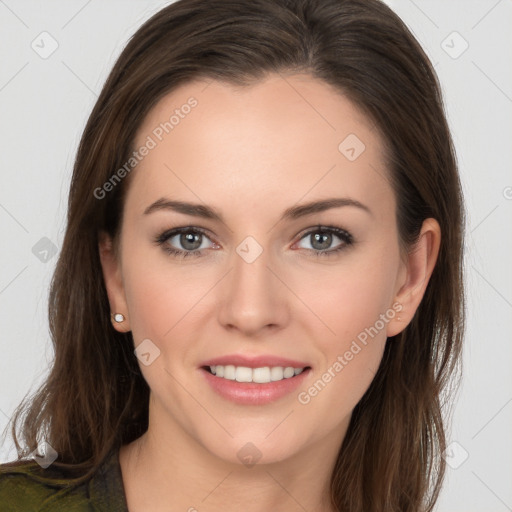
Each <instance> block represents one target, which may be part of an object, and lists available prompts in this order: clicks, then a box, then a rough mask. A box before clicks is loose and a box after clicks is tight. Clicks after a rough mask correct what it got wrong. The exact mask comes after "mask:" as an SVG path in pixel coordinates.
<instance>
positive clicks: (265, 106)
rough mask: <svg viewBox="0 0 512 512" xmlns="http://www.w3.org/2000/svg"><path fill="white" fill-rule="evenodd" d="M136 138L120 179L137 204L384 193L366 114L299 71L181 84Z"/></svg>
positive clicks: (379, 155) (376, 140) (376, 141)
mask: <svg viewBox="0 0 512 512" xmlns="http://www.w3.org/2000/svg"><path fill="white" fill-rule="evenodd" d="M144 145H146V146H151V149H150V150H149V151H147V152H146V156H144V157H143V158H141V160H140V162H139V163H138V164H137V166H136V169H135V171H134V176H133V181H132V184H131V185H130V189H132V188H133V189H135V190H136V191H137V194H136V195H135V194H130V192H129V196H130V195H131V196H132V199H133V198H137V199H138V200H137V202H140V203H141V204H140V208H142V206H143V205H142V202H143V201H146V202H147V200H150V199H151V200H156V199H158V198H159V197H162V196H165V195H172V196H179V197H180V198H186V199H194V200H197V199H198V198H200V199H204V200H205V201H206V200H208V201H207V202H208V203H209V204H222V203H225V199H229V200H230V204H232V205H236V204H237V203H239V205H245V206H246V207H248V206H249V205H251V204H252V205H253V207H257V206H258V202H261V201H263V200H265V201H267V202H268V197H274V198H275V199H276V204H277V202H279V200H280V199H282V202H283V206H284V205H286V206H289V203H295V202H297V201H299V200H300V199H301V198H304V199H313V198H317V197H323V196H333V195H336V194H334V192H338V195H350V196H359V197H356V199H359V198H363V197H364V198H366V200H367V201H371V202H375V201H379V200H381V199H382V198H385V197H386V196H389V195H390V194H391V195H392V191H391V189H390V185H389V182H388V179H387V171H386V169H385V166H384V157H383V155H384V153H383V151H384V147H383V141H382V140H381V137H380V135H379V134H378V132H377V130H376V128H375V126H374V125H373V123H372V122H371V120H370V119H369V118H368V117H366V116H365V115H364V114H362V112H361V111H360V110H359V109H358V108H357V107H356V106H355V105H353V104H352V103H351V102H350V101H349V100H348V99H347V98H346V97H345V96H343V95H342V94H340V93H339V92H338V91H336V90H335V89H334V88H332V87H331V86H329V85H328V84H325V83H324V82H322V81H320V80H318V79H315V78H313V77H311V76H309V75H289V76H284V75H283V76H281V75H270V76H269V77H268V78H266V79H265V80H263V81H260V82H258V83H255V84H254V85H250V86H244V87H241V86H234V85H232V84H227V83H224V82H218V81H210V82H206V81H205V82H199V81H196V82H190V83H187V84H184V85H182V86H180V87H179V88H177V89H175V90H174V91H172V92H171V93H169V94H167V95H166V96H165V97H164V98H162V99H161V100H160V101H159V102H158V103H157V105H156V106H155V107H154V108H153V109H152V110H151V111H150V112H149V114H148V115H147V116H146V118H145V120H144V122H143V123H142V125H141V126H140V128H139V130H138V132H137V137H136V141H135V149H137V148H141V147H142V146H144ZM135 196H136V197H135ZM306 196H307V197H306ZM389 199H390V198H389V197H388V200H389ZM391 199H392V198H391ZM261 204H263V203H261ZM268 206H269V205H268V204H266V203H265V208H268ZM388 206H389V205H388Z"/></svg>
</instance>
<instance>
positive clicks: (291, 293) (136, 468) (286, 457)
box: [100, 75, 441, 512]
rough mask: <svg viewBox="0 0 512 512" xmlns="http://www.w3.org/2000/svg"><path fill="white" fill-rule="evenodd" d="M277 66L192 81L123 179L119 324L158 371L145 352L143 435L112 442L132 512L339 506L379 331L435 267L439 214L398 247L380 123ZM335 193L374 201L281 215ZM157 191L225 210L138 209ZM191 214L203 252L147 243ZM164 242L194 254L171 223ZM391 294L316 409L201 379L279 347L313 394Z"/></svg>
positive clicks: (103, 250) (415, 300) (158, 109)
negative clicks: (237, 78) (349, 438)
mask: <svg viewBox="0 0 512 512" xmlns="http://www.w3.org/2000/svg"><path fill="white" fill-rule="evenodd" d="M285 78H286V79H284V78H283V77H281V76H279V75H270V76H269V77H268V78H267V79H265V80H264V81H260V82H258V83H256V84H254V85H251V86H250V87H247V88H239V87H234V86H232V85H228V84H224V83H220V82H217V81H213V82H211V83H210V84H209V85H208V86H207V87H206V85H207V84H206V82H193V83H188V84H184V85H182V86H180V88H178V89H176V90H175V91H173V92H171V93H170V94H168V95H167V96H165V97H164V98H163V99H162V100H161V101H160V102H159V103H158V104H157V105H156V106H155V107H154V108H153V110H152V111H151V112H150V113H149V114H148V116H147V117H146V119H145V120H144V122H143V124H142V126H141V127H140V128H139V130H138V132H137V133H138V135H137V140H136V143H135V146H136V147H140V146H141V145H142V144H144V141H146V140H147V136H148V135H151V133H152V132H153V130H154V129H155V127H157V126H158V125H159V124H160V123H161V122H163V121H165V120H168V119H169V115H170V114H171V113H172V112H173V111H174V109H176V108H179V107H180V106H181V105H183V104H184V103H186V101H187V99H188V98H189V97H190V96H194V98H196V99H197V101H198V104H197V106H196V107H195V108H194V109H193V110H192V111H191V112H190V113H189V114H188V115H187V116H186V117H185V118H184V119H181V120H180V123H179V124H178V125H177V126H175V127H174V129H173V130H172V131H171V132H170V133H169V134H166V135H165V136H164V137H163V139H162V141H160V142H158V144H157V146H156V147H155V148H154V149H151V151H150V152H149V153H148V154H147V156H146V157H145V158H144V159H143V160H142V161H141V162H140V163H139V164H138V166H137V167H136V169H135V170H134V171H133V174H132V175H131V176H130V179H131V180H132V181H131V183H130V187H129V189H128V194H127V197H126V202H125V205H124V216H123V222H122V226H121V232H120V239H119V242H120V243H119V253H118V254H117V255H116V253H115V252H114V251H113V249H112V244H111V240H110V239H109V238H108V237H107V236H102V237H101V242H100V254H101V261H102V266H103V274H104V278H105V283H106V287H107V291H108V297H109V301H110V307H111V311H113V312H119V313H122V314H123V315H124V316H125V321H124V322H122V323H121V324H115V327H116V329H118V330H119V331H121V332H126V331H131V332H132V334H133V338H134V345H135V347H136V346H137V345H139V344H140V343H141V342H142V340H144V339H150V340H151V341H152V342H153V343H154V344H155V345H156V346H157V347H158V348H159V350H160V356H159V357H158V358H156V359H155V360H154V361H153V362H152V363H151V364H150V365H149V366H144V365H142V364H140V366H141V371H142V373H143V375H144V378H145V379H146V381H147V382H148V384H149V387H150V389H151V398H150V406H149V428H148V431H147V433H146V434H144V435H143V436H142V437H141V438H139V439H137V440H136V441H134V442H133V443H131V444H129V445H125V446H123V447H122V449H121V452H120V464H121V470H122V475H123V482H124V486H125V491H126V496H127V502H128V507H129V510H130V512H141V511H147V510H151V511H154V512H160V511H166V512H169V511H184V512H185V511H189V512H193V511H194V510H197V511H198V512H206V511H208V512H217V511H222V512H231V511H233V512H234V511H239V510H244V511H245V512H262V511H268V510H280V511H287V512H298V511H304V510H308V511H311V512H320V511H326V510H332V509H331V506H330V502H329V480H330V477H331V474H332V470H333V466H334V463H335V461H336V457H337V454H338V451H339V448H340V446H341V443H342V441H343V439H344V436H345V433H346V429H347V427H348V424H349V421H350V418H351V413H352V411H353V409H354V407H355V406H356V404H357V403H358V402H359V400H360V399H361V397H362V396H363V394H364V393H365V391H366V390H367V389H368V387H369V385H370V383H371V381H372V379H373V376H374V374H375V372H376V371H377V369H378V366H379V364H380V361H381V358H382V355H383V351H384V347H385V344H386V340H387V337H389V336H393V335H396V334H397V333H399V332H401V331H402V330H403V329H404V328H405V327H406V326H407V324H408V323H409V321H410V320H411V318H412V317H413V315H414V313H415V311H416V309H417V307H418V305H419V303H420V301H421V299H422V297H423V294H424V292H425V288H426V286H427V283H428V280H429V278H430V276H431V274H432V271H433V268H434V265H435V262H436V259H437V255H438V250H439V244H440V239H441V234H440V229H439V225H438V223H437V222H436V221H435V220H433V219H427V220H426V221H425V222H424V223H423V227H422V229H421V233H420V237H419V240H418V243H417V245H416V246H415V248H414V249H415V250H413V251H409V252H407V253H404V252H401V251H400V248H399V247H400V246H399V240H398V232H397V225H396V218H395V204H396V200H395V197H394V192H393V189H392V188H391V185H390V183H389V181H388V170H387V169H386V168H385V167H384V164H383V156H382V155H383V141H382V139H381V137H380V135H379V134H378V133H377V131H376V129H375V127H374V126H373V124H372V123H371V122H370V121H369V120H368V119H367V118H366V117H365V116H364V115H363V114H361V113H360V111H358V110H357V108H356V107H355V106H354V105H353V104H352V103H351V102H350V101H349V100H348V99H346V98H345V97H344V96H342V95H341V94H338V93H336V92H335V91H334V89H332V88H331V87H330V86H328V85H326V84H324V83H323V82H321V81H319V80H318V79H315V78H312V77H311V76H309V75H288V76H286V77H285ZM292 86H293V87H292ZM205 87H206V88H205ZM299 93H300V94H299ZM306 100H307V101H306ZM349 134H355V135H357V137H358V138H359V139H360V140H361V141H363V143H364V144H365V147H366V149H365V150H364V152H363V153H361V154H360V156H359V157H358V158H356V159H355V160H354V161H350V160H349V159H347V158H346V156H345V155H344V154H343V153H342V152H340V150H339V149H338V146H339V144H340V142H342V141H343V140H344V139H345V138H346V137H347V136H348V135H349ZM334 197H336V198H350V199H352V200H354V201H358V202H359V203H361V204H362V205H364V206H365V207H367V209H368V210H369V211H367V210H366V209H364V208H360V207H356V206H350V205H349V206H342V207H336V208H331V209H328V210H325V211H322V212H317V213H312V214H309V215H308V216H305V217H300V218H296V219H285V220H281V221H280V218H281V215H282V214H283V212H284V211H285V210H286V209H288V208H290V207H293V206H297V205H299V204H305V203H308V202H312V201H318V200H322V199H326V198H334ZM162 198H166V199H173V200H178V201H186V202H191V203H199V204H203V205H208V206H210V207H211V208H213V209H215V210H216V211H217V212H219V213H220V214H221V215H222V218H223V220H224V222H220V221H219V220H215V219H206V218H200V217H196V216H190V215H186V214H184V213H177V212H175V211H172V210H170V209H158V210H156V211H153V212H152V213H149V214H144V211H145V210H146V209H147V208H148V206H150V205H151V204H153V203H154V202H155V201H157V200H159V199H162ZM184 226H189V227H190V228H191V229H192V228H202V231H203V232H204V234H203V236H202V237H201V234H199V235H198V240H199V242H201V244H200V249H199V250H200V251H201V255H200V256H197V257H196V256H193V255H192V256H189V257H187V258H185V259H180V258H179V257H176V256H174V255H172V254H169V253H168V252H166V251H165V250H164V247H163V246H161V245H158V244H156V243H155V241H154V240H155V238H157V237H158V236H159V235H161V234H162V233H163V232H165V231H166V230H170V229H173V228H176V227H184ZM318 226H331V227H332V226H334V227H338V228H340V229H343V230H345V231H347V232H349V233H350V234H351V236H352V238H353V244H351V245H346V244H345V242H344V241H343V240H342V239H341V238H339V237H338V235H336V233H333V232H331V235H332V239H330V240H331V242H330V245H329V241H327V242H326V245H324V246H321V242H316V243H315V240H314V237H313V236H312V235H313V234H314V233H318V230H317V231H315V228H318ZM195 233H197V231H195ZM248 236H251V237H253V238H254V239H255V240H256V241H257V243H258V244H259V245H260V246H261V248H263V252H262V253H261V255H259V256H258V257H257V258H256V259H255V260H254V261H253V262H252V263H248V262H247V261H245V260H244V259H243V258H242V257H241V256H240V255H239V254H238V253H237V251H236V249H237V247H238V246H239V244H240V243H241V242H242V241H243V240H244V239H246V237H248ZM165 244H166V246H167V247H171V248H174V249H178V250H182V251H186V250H187V248H186V247H184V246H183V245H182V243H180V236H179V235H178V236H172V237H171V238H169V239H168V240H167V241H166V242H165ZM319 244H320V249H319ZM198 245H199V244H198ZM340 246H343V249H342V250H340V251H338V252H336V253H334V252H332V253H331V255H330V256H317V255H316V254H317V253H319V252H321V251H322V250H323V249H322V247H327V249H326V250H327V251H332V250H333V249H335V248H338V247H340ZM189 247H190V246H189ZM189 252H190V249H189ZM397 303H398V304H400V305H401V311H400V313H398V314H394V315H391V314H388V316H393V318H390V319H389V320H388V321H387V322H386V323H385V326H384V327H383V328H382V329H381V330H380V331H379V333H378V335H376V336H375V337H373V338H372V339H370V341H369V343H368V344H367V345H366V346H364V348H363V349H362V350H361V351H360V352H359V353H358V354H357V355H356V356H354V357H353V359H352V360H351V361H349V362H348V364H347V365H346V366H345V367H344V368H343V370H342V371H340V372H338V373H337V374H336V376H335V377H334V378H332V379H331V381H330V382H329V383H328V384H327V385H326V386H325V388H324V389H323V390H322V391H321V392H319V393H318V394H317V395H316V396H314V397H313V398H312V399H311V401H310V402H309V403H307V404H301V403H300V402H299V401H298V399H297V393H295V392H294V393H291V394H290V395H287V396H285V397H283V398H281V399H279V400H278V401H276V402H275V403H271V404H267V405H262V406H255V405H237V404H234V403H232V402H230V401H228V400H226V399H225V398H223V397H221V396H219V395H218V394H216V392H215V391H213V390H212V389H211V388H210V387H209V386H208V385H207V384H206V383H205V381H204V379H203V378H201V377H202V376H201V375H200V372H202V371H203V370H201V369H200V365H201V362H202V361H205V360H206V359H210V358H213V357H217V356H223V355H226V354H244V355H260V354H274V355H278V356H282V357H288V358H293V359H298V360H300V361H307V362H308V364H309V365H310V366H311V368H312V371H311V372H310V374H309V375H308V376H307V380H306V381H305V384H304V386H301V389H300V390H299V391H304V390H306V391H307V389H308V388H310V387H311V386H312V385H313V384H314V382H315V381H317V380H318V379H319V378H321V376H322V374H323V373H324V372H326V371H327V370H328V368H330V367H332V366H333V363H334V362H335V361H336V360H337V358H338V356H340V355H343V354H344V353H345V352H346V351H347V350H348V349H349V347H350V345H351V343H352V342H353V340H355V339H356V338H357V335H358V334H359V333H361V332H362V331H364V329H365V328H368V327H370V326H374V325H375V324H376V321H377V320H378V319H379V315H381V314H385V313H386V312H389V311H390V310H393V304H395V305H396V304H397ZM398 316H399V317H400V319H398ZM389 342H392V340H390V341H389ZM247 443H252V445H254V446H255V447H257V449H258V451H259V452H260V453H261V459H259V460H258V463H257V464H256V465H255V466H253V467H250V468H249V467H247V466H245V465H244V464H242V462H241V461H240V459H239V458H238V456H237V453H238V452H239V450H240V449H241V448H242V447H243V446H244V445H246V444H247Z"/></svg>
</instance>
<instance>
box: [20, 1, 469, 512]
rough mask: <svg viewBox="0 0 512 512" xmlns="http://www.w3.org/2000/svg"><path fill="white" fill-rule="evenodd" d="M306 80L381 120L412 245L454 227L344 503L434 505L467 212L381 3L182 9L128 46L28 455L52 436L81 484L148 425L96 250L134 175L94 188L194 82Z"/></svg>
mask: <svg viewBox="0 0 512 512" xmlns="http://www.w3.org/2000/svg"><path fill="white" fill-rule="evenodd" d="M295 72H306V73H309V74H311V75H312V76H313V77H315V78H317V79H319V80H323V81H324V82H326V83H328V84H330V85H332V86H334V87H335V88H336V89H337V90H339V91H340V92H342V93H343V94H344V95H346V96H347V97H348V98H349V99H350V100H351V101H352V102H353V103H354V104H355V105H357V106H358V107H359V108H360V109H362V111H363V112H365V113H366V114H367V115H368V116H369V118H370V119H372V120H373V122H374V123H375V125H376V127H377V129H378V130H379V132H380V133H381V135H382V137H383V138H384V140H385V142H386V146H387V156H386V159H387V163H388V168H389V173H390V176H391V181H392V185H393V188H394V192H395V194H396V199H397V205H398V206H397V225H398V229H399V235H400V241H401V243H402V244H403V245H404V247H409V248H410V247H411V246H412V245H413V244H414V242H415V240H417V236H418V234H419V231H420V228H421V225H422V222H423V220H425V219H426V218H428V217H433V218H435V219H436V220H437V221H438V222H439V224H440V227H441V232H442V240H441V247H440V252H439V256H438V261H437V264H436V266H435V269H434V272H433V275H432V277H431V279H430V282H429V284H428V287H427V289H426V292H425V295H424V297H423V300H422V302H421V304H420V306H419V308H418V310H417V312H416V314H415V316H414V318H413V320H412V321H411V323H410V324H409V325H408V326H407V328H406V329H405V330H404V331H403V332H401V333H400V334H399V335H397V336H395V337H393V338H392V339H390V340H389V341H388V343H387V345H386V348H385V352H384V357H383V360H382V363H381V365H380V368H379V370H378V372H377V374H376V376H375V378H374V380H373V382H372V384H371V385H370V387H369V389H368V390H367V392H366V393H365V395H364V396H363V397H362V399H361V400H360V402H359V403H358V404H357V406H356V408H355V409H354V411H353V415H352V419H351V423H350V426H349V429H348V431H347V434H346V437H345V439H344V442H343V444H342V446H341V447H340V450H339V454H338V459H337V462H336V465H335V469H334V472H333V474H332V480H331V496H332V503H333V505H335V506H336V507H337V508H338V509H340V510H350V511H351V512H374V511H375V512H377V511H386V512H391V511H397V512H398V511H400V512H406V511H407V512H418V511H419V510H427V511H431V510H432V509H433V507H434V504H435V502H436V500H437V498H438V494H439V491H440V488H441V484H442V481H443V477H444V472H445V462H444V459H443V458H442V456H441V454H442V452H443V451H444V449H445V446H446V438H445V435H446V434H445V429H446V418H445V413H444V409H443V407H444V403H445V402H446V404H450V403H451V402H450V400H451V397H452V393H453V392H454V391H455V390H456V389H457V384H458V379H456V378H455V377H456V376H457V375H458V372H459V371H460V370H461V350H462V337H463V330H464V294H463V276H462V249H463V243H462V238H463V224H464V211H463V203H462V193H461V187H460V182H459V176H458V172H457V164H456V158H455V154H454V149H453V144H452V139H451V136H450V133H449V129H448V126H447V122H446V119H445V114H444V110H443V104H442V97H441V92H440V87H439V84H438V81H437V77H436V75H435V72H434V70H433V68H432V65H431V64H430V62H429V60H428V58H427V56H426V55H425V53H424V51H423V50H422V48H421V47H420V45H419V44H418V42H417V41H416V40H415V38H414V37H413V35H412V34H411V32H410V31H409V30H408V29H407V27H406V26H405V24H404V23H403V22H402V21H401V20H400V18H399V17H398V16H397V15H396V14H394V13H393V12H392V11H391V9H389V8H388V7H387V6H386V5H385V4H383V3H381V2H380V1H379V0H251V1H247V2H240V1H238V0H179V1H177V2H176V3H173V4H171V5H169V6H167V7H165V8H164V9H162V10H161V11H159V12H158V13H157V14H155V15H154V16H153V17H152V18H151V19H149V20H148V21H147V22H146V23H145V24H144V25H143V26H142V27H141V28H140V29H139V30H138V31H137V32H136V33H135V35H134V36H133V37H132V38H131V39H130V41H129V43H128V44H127V46H126V48H125V49H124V51H123V52H122V54H121V55H120V57H119V59H118V60H117V62H116V64H115V66H114V68H113V69H112V71H111V73H110V75H109V77H108V79H107V81H106V83H105V85H104V87H103V90H102V92H101V94H100V96H99V98H98V101H97V103H96V105H95V106H94V109H93V111H92V113H91V115H90V118H89V120H88V123H87V125H86V127H85V130H84V133H83V136H82V139H81V142H80V146H79V149H78V154H77V158H76V162H75V165H74V170H73V177H72V181H71V187H70V193H69V204H68V216H67V229H66V233H65V237H64V241H63V246H62V251H61V253H60V257H59V260H58V264H57V268H56V270H55V274H54V276H53V280H52V284H51V291H50V300H49V320H50V329H51V334H52V340H53V345H54V350H55V359H54V362H53V366H52V368H51V371H50V374H49V376H48V378H47V380H46V382H45V383H44V384H43V385H42V387H41V388H40V389H39V390H38V391H37V392H36V393H34V395H33V396H31V397H30V398H29V399H27V397H25V398H24V400H23V401H22V403H21V404H20V405H19V407H18V408H17V410H16V413H15V415H14V416H13V420H12V435H13V437H14V442H15V445H16V448H17V451H18V458H19V460H21V459H22V457H26V456H27V455H28V454H29V453H30V452H32V451H33V450H35V449H36V448H37V446H38V441H40V439H41V437H43V436H44V439H45V440H46V441H47V442H48V443H49V444H50V445H51V446H52V447H53V448H54V449H55V450H56V451H57V452H58V459H57V461H56V462H54V465H56V466H57V467H73V468H74V469H77V470H80V471H81V473H80V478H78V479H77V480H76V482H81V481H83V480H85V479H86V478H89V477H90V476H91V475H92V474H93V473H94V471H96V469H97V468H98V466H99V464H100V463H101V462H102V461H103V460H104V458H105V456H106V454H107V453H108V452H109V451H110V450H112V449H114V448H116V447H119V446H121V445H123V444H126V443H129V442H131V441H133V440H135V439H136V438H137V437H139V436H140V435H142V434H143V433H144V432H145V431H146V429H147V427H148V401H149V388H148V385H147V383H146V382H145V380H144V379H143V377H142V374H141V372H140V369H139V366H138V362H137V359H136V357H135V355H134V354H133V340H132V337H131V334H120V333H118V332H117V331H116V330H114V329H113V327H112V325H111V323H110V320H109V303H108V299H107V294H106V290H105V286H104V282H103V279H102V271H101V266H100V260H99V253H98V233H99V232H100V231H101V230H105V231H107V232H108V233H109V234H110V235H111V236H113V237H114V238H115V237H116V234H117V233H118V231H119V227H120V221H121V216H122V208H123V201H124V196H125V193H126V188H127V186H128V184H129V182H130V180H128V179H125V180H123V181H122V182H121V183H119V185H117V186H115V187H114V188H113V190H112V191H110V192H109V193H108V194H106V195H105V197H104V198H101V199H98V197H97V195H98V194H94V191H95V190H97V189H98V188H101V187H102V186H103V185H104V183H105V182H107V181H108V180H109V179H111V177H112V176H113V175H114V173H116V171H118V169H119V168H121V167H122V166H123V165H124V164H125V163H126V162H127V161H128V159H129V158H130V156H131V154H132V151H133V150H134V148H133V142H134V137H135V134H136V132H137V129H138V128H139V127H140V125H141V122H142V120H143V119H144V117H145V116H146V115H147V113H148V112H149V110H150V109H151V108H152V107H153V106H154V105H155V104H156V102H158V101H159V100H160V99H161V98H162V97H163V96H164V95H166V94H167V93H169V92H170V91H172V90H173V89H174V88H176V87H177V86H178V85H181V84H183V83H186V82H187V81H191V80H193V79H198V78H206V79H215V80H223V81H225V82H228V83H231V84H236V85H240V86H244V85H250V84H251V83H254V82H255V81H258V80H259V79H262V78H263V77H264V76H266V75H267V74H269V73H295Z"/></svg>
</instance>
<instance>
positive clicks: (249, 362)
mask: <svg viewBox="0 0 512 512" xmlns="http://www.w3.org/2000/svg"><path fill="white" fill-rule="evenodd" d="M218 364H219V365H221V366H227V365H229V364H231V365H233V366H245V367H246V368H264V367H265V366H283V367H284V368H286V367H288V366H292V367H293V368H306V366H310V365H308V363H304V362H303V361H295V360H293V359H286V358H284V357H278V356H273V355H261V356H252V357H249V356H243V355H241V354H232V355H228V356H221V357H215V358H213V359H208V361H205V362H204V363H202V364H201V366H216V365H218Z"/></svg>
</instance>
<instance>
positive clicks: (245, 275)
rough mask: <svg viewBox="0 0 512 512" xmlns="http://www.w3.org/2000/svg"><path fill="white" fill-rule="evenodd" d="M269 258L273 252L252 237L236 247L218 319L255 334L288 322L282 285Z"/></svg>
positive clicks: (227, 324)
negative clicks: (271, 269) (265, 328)
mask: <svg viewBox="0 0 512 512" xmlns="http://www.w3.org/2000/svg"><path fill="white" fill-rule="evenodd" d="M270 259H271V258H270V251H269V250H267V249H266V248H264V247H263V246H262V245H261V244H260V243H259V242H258V241H257V240H256V239H255V238H254V237H252V236H248V237H246V238H245V239H244V240H243V241H242V242H241V243H240V244H239V245H238V246H237V247H236V250H235V253H234V254H233V256H232V261H231V267H232V271H231V272H230V273H229V276H228V279H227V280H226V283H225V284H224V286H223V287H222V291H221V295H222V296H221V297H220V303H221V307H220V311H219V321H220V322H221V323H222V324H224V325H225V326H226V327H236V328H238V329H239V330H241V331H246V332H247V333H249V332H251V333H254V332H256V331H258V330H259V329H261V328H264V327H266V326H269V325H272V326H274V327H275V326H276V325H280V324H282V323H283V322H284V321H285V312H286V309H287V308H286V304H285V303H284V300H285V297H283V294H282V289H281V288H282V284H281V283H280V282H279V280H278V279H276V277H275V276H274V275H273V273H272V272H271V271H270V269H269V268H268V266H270V267H272V263H271V261H270Z"/></svg>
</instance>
